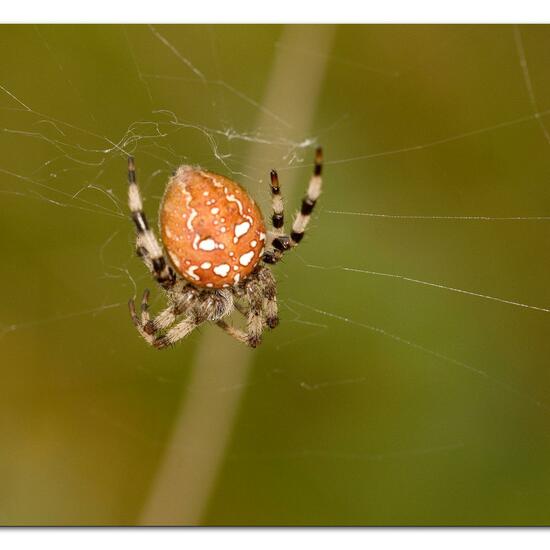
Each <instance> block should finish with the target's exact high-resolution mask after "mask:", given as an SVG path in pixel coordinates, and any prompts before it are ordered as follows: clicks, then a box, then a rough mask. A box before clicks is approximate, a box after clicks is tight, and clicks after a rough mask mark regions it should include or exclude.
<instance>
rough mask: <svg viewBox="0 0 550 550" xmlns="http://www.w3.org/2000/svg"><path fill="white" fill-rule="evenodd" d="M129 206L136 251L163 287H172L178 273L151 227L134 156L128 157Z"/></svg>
mask: <svg viewBox="0 0 550 550" xmlns="http://www.w3.org/2000/svg"><path fill="white" fill-rule="evenodd" d="M128 206H129V207H130V212H131V213H132V219H133V220H134V224H135V226H136V231H137V239H136V251H137V254H138V256H140V257H141V258H142V260H143V262H144V263H145V265H146V266H147V267H148V269H149V270H150V271H151V273H152V274H153V276H154V277H155V279H156V280H157V282H158V283H159V284H160V285H161V286H162V287H163V288H171V287H172V286H173V285H174V283H175V281H176V275H175V273H174V271H173V270H172V268H171V267H170V266H169V265H168V262H167V261H166V258H165V257H164V254H163V252H162V248H161V247H160V245H159V243H158V241H157V238H156V237H155V234H154V233H153V231H152V229H150V228H149V223H148V222H147V217H146V216H145V212H144V211H143V201H142V200H141V193H140V192H139V187H138V185H137V181H136V167H135V164H134V158H133V157H128Z"/></svg>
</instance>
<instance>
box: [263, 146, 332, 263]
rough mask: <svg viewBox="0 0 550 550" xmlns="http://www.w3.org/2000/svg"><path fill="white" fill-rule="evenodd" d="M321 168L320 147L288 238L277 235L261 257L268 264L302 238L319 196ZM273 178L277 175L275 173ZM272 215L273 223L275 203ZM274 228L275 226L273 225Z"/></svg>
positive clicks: (321, 155)
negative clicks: (305, 192)
mask: <svg viewBox="0 0 550 550" xmlns="http://www.w3.org/2000/svg"><path fill="white" fill-rule="evenodd" d="M322 167H323V151H322V149H321V148H320V147H318V148H317V150H316V151H315V165H314V168H313V176H311V179H310V180H309V186H308V189H307V194H306V196H305V197H304V199H303V200H302V206H301V208H300V212H299V213H298V215H297V216H296V219H295V220H294V223H293V224H292V231H291V232H290V236H288V235H285V234H282V233H281V234H277V235H276V236H275V238H274V239H273V241H272V242H271V249H268V250H266V252H265V253H264V256H263V261H264V262H265V263H268V264H275V263H277V262H278V261H279V260H280V259H281V258H282V256H283V254H284V252H286V251H287V250H289V249H290V248H292V247H294V246H296V245H297V244H298V243H299V242H300V241H301V240H302V239H303V237H304V233H305V230H306V227H307V224H308V223H309V219H310V218H311V213H312V212H313V209H314V208H315V204H316V202H317V200H318V199H319V195H320V194H321V184H322V179H321V171H322ZM275 176H277V174H276V173H275ZM275 179H276V183H277V190H278V183H279V182H278V178H275ZM271 181H272V185H271V189H272V194H273V193H274V191H273V172H272V178H271ZM275 194H276V195H279V192H277V193H275ZM280 202H281V220H282V219H283V218H282V200H281V201H280ZM273 210H274V214H273V221H275V201H274V209H273ZM274 227H275V224H274ZM281 227H282V224H281Z"/></svg>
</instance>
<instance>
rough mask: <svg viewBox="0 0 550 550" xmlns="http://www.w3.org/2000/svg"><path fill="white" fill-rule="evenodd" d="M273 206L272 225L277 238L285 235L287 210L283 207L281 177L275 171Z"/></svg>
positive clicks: (272, 173) (272, 174)
mask: <svg viewBox="0 0 550 550" xmlns="http://www.w3.org/2000/svg"><path fill="white" fill-rule="evenodd" d="M270 176H271V206H272V208H273V215H272V216H271V225H273V233H274V234H275V235H276V236H280V235H284V232H285V229H284V225H285V210H284V205H283V197H282V195H281V188H280V187H279V176H278V175H277V172H276V171H275V170H271V174H270Z"/></svg>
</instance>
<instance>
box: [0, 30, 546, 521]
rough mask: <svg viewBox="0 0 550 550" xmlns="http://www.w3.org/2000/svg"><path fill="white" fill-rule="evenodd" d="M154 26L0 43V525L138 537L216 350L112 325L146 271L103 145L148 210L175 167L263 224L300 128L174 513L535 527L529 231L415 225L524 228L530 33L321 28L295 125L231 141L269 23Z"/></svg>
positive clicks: (537, 152)
mask: <svg viewBox="0 0 550 550" xmlns="http://www.w3.org/2000/svg"><path fill="white" fill-rule="evenodd" d="M156 30H157V32H160V33H162V36H164V37H165V39H166V40H168V42H169V44H170V45H171V46H172V47H173V48H174V49H175V51H176V52H177V54H176V53H175V51H172V50H171V49H170V47H168V46H167V45H166V44H164V43H163V42H162V41H161V40H159V38H158V36H156V35H155V34H154V32H153V31H152V30H151V29H150V28H148V27H146V26H143V27H132V26H127V27H122V26H3V27H2V28H1V31H0V44H1V49H2V51H3V52H5V55H3V56H2V61H1V62H0V85H2V87H3V90H0V149H1V160H0V201H1V216H0V230H1V233H0V234H1V235H2V237H1V242H2V249H3V257H2V261H1V266H2V267H1V269H0V277H1V280H0V282H1V288H2V294H3V296H2V300H1V303H2V306H1V307H0V323H1V326H0V344H1V348H0V349H1V363H0V365H1V366H0V368H1V380H2V382H1V387H2V390H1V395H2V398H1V399H0V438H1V450H0V487H1V489H0V523H1V524H18V525H27V524H47V525H59V524H100V525H105V524H109V525H110V524H137V523H140V522H141V521H142V520H141V519H140V518H141V517H142V513H143V509H144V506H145V505H146V502H147V499H148V498H149V495H150V494H151V491H152V487H153V485H154V482H155V481H154V480H155V475H156V473H157V471H158V468H159V465H160V464H161V462H162V458H163V456H164V453H165V452H166V449H167V445H168V442H169V441H170V437H171V430H172V428H173V426H174V424H175V421H176V420H175V419H176V418H177V416H178V411H179V410H180V407H181V406H182V405H183V404H184V402H185V400H186V399H187V398H188V397H189V390H190V380H191V377H192V372H193V364H194V359H195V357H196V356H197V354H198V353H199V350H200V346H201V341H202V339H203V338H205V337H206V335H207V334H208V338H209V340H208V341H209V342H215V343H216V345H217V346H219V347H220V349H221V350H225V349H228V350H230V352H232V350H233V347H232V346H234V345H236V344H234V343H233V342H232V341H230V339H229V338H228V337H227V336H226V335H225V334H223V333H222V332H221V331H219V333H216V335H215V337H213V336H212V335H211V334H210V329H204V330H203V329H201V330H199V331H197V332H196V333H195V334H193V335H192V336H190V337H189V338H188V339H186V340H185V341H184V342H182V343H180V344H179V345H178V346H176V347H175V348H173V349H170V350H168V351H164V352H158V351H155V350H152V349H150V348H149V347H147V346H146V344H145V343H144V342H143V341H142V340H141V339H140V338H139V336H138V335H137V333H136V332H135V330H134V328H133V326H132V324H131V322H130V319H129V317H128V313H127V310H126V302H127V300H128V299H129V298H130V297H131V296H133V295H134V293H137V294H140V293H141V292H142V290H143V289H144V288H145V287H146V286H149V287H151V286H152V283H151V281H150V278H149V277H148V275H147V273H146V271H145V268H144V267H143V266H142V265H141V264H140V262H139V260H138V259H137V258H135V257H134V253H133V228H132V226H131V223H130V221H129V220H128V218H127V212H126V204H125V194H126V179H125V178H126V174H125V153H124V152H132V153H133V154H135V156H136V159H137V163H138V177H139V180H140V184H141V187H142V190H143V193H144V196H145V197H146V210H147V212H149V216H150V218H152V219H155V213H156V208H157V204H158V200H159V199H160V197H161V195H162V191H163V188H164V185H165V182H166V181H167V178H168V176H169V174H170V172H171V170H172V169H173V167H175V166H177V165H178V164H181V163H191V164H200V165H202V166H204V167H206V168H208V169H210V170H213V171H218V172H220V173H223V174H225V175H229V176H231V175H232V177H234V178H235V179H237V180H239V181H241V182H242V183H243V185H245V186H246V187H247V189H248V190H249V191H250V192H251V194H252V195H253V196H254V197H256V198H257V200H258V201H259V203H260V204H261V205H262V207H263V208H264V211H266V207H267V205H268V179H267V175H268V173H269V170H270V169H271V168H278V169H280V175H281V184H282V186H283V188H284V185H285V178H288V179H289V178H291V177H292V181H293V183H292V185H289V187H288V188H287V193H286V198H287V213H288V215H290V214H291V213H292V212H293V211H294V209H295V208H296V207H297V205H298V204H299V202H298V201H299V197H300V194H301V193H302V188H305V185H306V183H307V180H308V177H309V174H310V163H311V159H312V154H313V149H312V147H305V148H303V147H296V146H295V144H297V143H300V142H303V141H304V140H305V139H307V138H313V139H314V140H317V141H318V142H319V143H322V144H323V146H324V149H325V154H326V161H327V164H326V170H325V172H324V185H325V187H324V194H323V196H322V199H321V201H320V203H319V209H318V210H317V211H316V214H315V216H314V219H313V221H312V223H311V228H310V231H309V233H308V235H307V237H306V238H305V239H304V241H303V244H302V245H301V246H300V248H299V249H298V250H296V251H294V252H293V253H292V254H289V255H288V257H287V259H286V260H285V262H284V263H282V264H281V265H278V266H277V267H276V268H275V269H274V271H275V274H276V277H277V278H278V280H279V293H280V294H279V295H280V303H281V324H280V326H279V327H278V328H277V330H276V331H274V332H271V333H269V334H267V335H266V336H265V340H264V343H263V344H262V346H261V347H260V348H259V349H257V350H255V351H250V352H248V351H245V353H244V354H242V355H243V356H245V357H247V359H248V358H249V355H248V354H249V353H250V354H252V357H251V358H250V360H251V361H252V368H251V370H250V374H249V377H248V379H247V381H246V387H245V388H244V389H242V399H240V400H239V402H238V409H237V413H236V418H235V425H234V426H233V430H232V432H231V434H230V437H229V439H228V445H227V447H225V448H224V450H223V455H222V460H221V463H220V470H219V472H218V473H217V476H216V478H215V481H214V483H213V486H212V490H211V491H210V492H209V496H208V499H207V502H206V505H205V507H204V510H203V513H202V515H201V520H200V523H203V524H218V525H219V524H224V525H228V524H229V525H243V524H244V525H259V524H264V525H265V524H268V525H281V524H285V525H289V524H290V525H336V524H342V525H352V524H358V525H396V524H409V525H442V524H450V525H460V524H473V525H479V524H489V525H493V524H513V525H523V524H548V523H549V522H550V469H549V464H550V460H549V459H550V427H549V426H550V369H549V368H548V367H549V361H548V357H549V356H550V338H549V337H548V331H549V328H550V324H549V319H550V318H549V317H548V314H549V312H548V311H545V308H547V307H549V306H550V286H549V277H548V274H549V265H550V264H549V260H548V256H549V246H548V245H549V242H550V220H546V219H538V220H534V219H531V220H519V219H515V220H495V219H492V220H466V219H434V218H433V216H442V217H445V216H450V217H453V216H458V217H461V216H488V217H512V218H514V217H520V216H526V217H530V216H532V217H537V216H541V217H544V216H550V191H549V190H550V142H549V141H548V139H547V137H546V135H545V132H546V128H545V127H548V128H549V130H550V118H549V117H547V116H546V115H547V114H548V113H545V110H546V109H550V70H549V66H548V54H549V52H550V28H549V27H546V26H522V27H520V28H519V29H518V28H515V27H511V26H340V27H337V28H336V29H335V30H334V33H335V34H334V39H333V43H332V45H331V48H330V54H329V55H327V54H323V56H324V57H323V60H322V61H323V62H324V63H325V64H326V73H325V76H324V79H323V81H322V86H321V88H320V93H319V96H318V97H317V98H312V101H315V102H316V108H315V116H314V120H313V124H312V126H311V128H310V129H309V130H308V131H307V132H304V131H303V130H297V129H296V128H294V127H293V125H292V122H293V121H292V120H287V119H286V116H287V114H288V113H287V112H285V109H283V110H282V112H277V113H276V116H277V118H275V117H274V116H271V117H270V116H268V120H269V121H270V123H269V124H268V125H267V126H264V127H262V128H257V127H256V126H255V124H256V121H257V120H258V116H259V113H261V107H262V98H263V97H265V93H266V86H267V83H268V79H269V74H270V70H271V67H272V64H273V60H274V59H275V57H276V55H277V54H278V53H280V49H281V44H280V42H279V41H280V38H281V35H282V33H283V32H284V29H283V27H280V26H180V27H177V26H170V27H162V26H160V27H156ZM302 30H303V37H304V38H303V44H302V45H301V46H300V48H297V49H296V51H295V52H294V60H295V62H297V63H298V64H299V66H300V64H302V65H303V66H304V67H307V65H308V64H309V63H311V62H312V60H313V59H315V56H316V55H317V53H316V51H317V46H318V44H316V42H315V40H314V39H313V38H311V39H310V35H311V33H314V31H315V29H311V28H307V27H304V28H303V29H302ZM522 51H523V53H524V57H523V60H524V61H526V62H527V66H526V67H522V64H521V61H522ZM178 54H179V55H178ZM186 62H190V63H192V65H193V66H194V67H195V68H196V69H197V70H198V71H199V73H201V74H202V75H204V79H202V78H200V76H198V75H197V73H196V72H195V73H194V72H193V71H192V70H191V69H190V67H189V66H188V64H187V63H186ZM526 71H527V72H526ZM296 85H297V84H296V82H295V81H293V79H292V78H290V77H289V79H288V81H287V82H285V84H284V87H283V89H282V90H281V93H285V94H287V95H288V97H289V100H288V109H289V111H288V112H291V111H292V109H294V108H296V107H298V108H299V107H300V106H299V105H298V106H296V105H292V99H291V98H292V95H293V90H294V89H295V87H296ZM10 94H11V95H10ZM159 111H169V113H167V112H164V113H163V112H159ZM536 113H540V116H538V117H537V115H536ZM175 119H177V120H178V121H179V122H180V123H181V124H180V125H179V126H175V125H173V124H171V123H170V121H171V120H172V121H173V120H175ZM254 141H256V142H258V141H262V142H263V143H264V145H262V147H261V154H260V155H258V156H257V157H256V158H254V159H253V161H252V160H251V159H249V158H247V152H248V151H249V150H250V149H249V147H250V144H251V142H254ZM115 144H117V146H115ZM293 144H294V145H293ZM215 152H217V155H216V154H214V153H215ZM337 211H346V212H360V213H363V214H365V213H378V214H390V215H394V216H397V217H389V218H385V217H378V218H377V217H371V216H364V215H363V216H358V215H349V214H338V213H335V212H337ZM399 216H427V217H428V218H427V219H411V218H403V217H399ZM289 217H290V216H289ZM346 268H351V269H355V270H368V271H375V272H380V273H386V274H395V275H399V276H402V277H408V278H410V279H415V280H421V281H425V282H429V283H434V284H438V285H442V286H445V287H452V288H454V289H459V290H466V291H470V292H475V293H479V294H483V295H487V296H491V297H496V298H499V299H503V300H509V301H512V302H518V303H521V304H524V305H528V306H535V307H538V308H541V309H539V310H537V309H533V308H530V307H521V306H520V305H514V304H510V303H503V302H500V301H497V300H493V299H490V298H483V297H479V296H472V295H468V294H464V293H461V292H457V291H452V290H448V289H445V288H442V287H436V286H428V285H425V284H420V283H418V282H414V281H411V280H406V279H403V278H397V277H387V276H383V275H373V274H368V273H365V272H359V271H350V270H349V269H346ZM134 284H135V286H134ZM153 303H154V307H155V309H160V308H161V307H162V306H163V303H164V302H163V299H162V296H161V295H160V293H159V292H157V291H155V298H154V300H153ZM228 357H231V353H229V354H228ZM226 363H227V364H225V365H224V368H227V369H232V368H235V365H234V364H232V362H231V361H230V360H228V361H227V362H226ZM194 391H200V393H201V396H202V397H203V398H204V400H205V402H206V403H208V402H212V403H215V402H217V401H218V400H220V399H223V396H225V395H227V394H228V393H230V392H232V391H235V388H232V387H227V386H225V385H224V383H223V382H220V381H219V380H217V379H215V378H213V379H212V380H211V381H210V383H209V384H207V385H203V386H202V387H201V388H199V389H198V390H197V389H196V388H195V389H194ZM199 428H200V427H199ZM203 458H204V457H202V456H201V455H200V453H198V454H197V456H196V460H197V461H198V462H200V461H201V460H203ZM175 483H177V480H175ZM181 498H182V500H185V499H186V494H185V491H183V492H182V495H181Z"/></svg>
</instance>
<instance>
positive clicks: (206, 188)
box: [128, 148, 322, 349]
mask: <svg viewBox="0 0 550 550" xmlns="http://www.w3.org/2000/svg"><path fill="white" fill-rule="evenodd" d="M321 168H322V151H321V148H318V149H317V150H316V152H315V163H314V170H313V175H312V177H311V180H310V182H309V187H308V189H307V194H306V196H305V197H304V199H303V200H302V206H301V209H300V212H299V213H298V214H297V215H296V218H295V220H294V223H293V225H292V231H291V232H290V235H287V234H286V233H285V231H284V209H283V199H282V196H281V190H280V187H279V178H278V175H277V172H276V171H275V170H272V171H271V200H272V209H273V213H272V216H271V225H272V227H273V230H272V231H269V232H266V229H265V223H264V220H263V217H262V214H261V212H260V210H259V208H258V206H257V205H256V203H255V202H254V200H253V199H252V198H251V197H250V195H248V193H247V192H246V191H245V190H244V189H243V188H242V187H241V186H240V185H239V184H237V183H236V182H234V181H232V180H230V179H228V178H226V177H224V176H221V175H218V174H214V173H212V172H207V171H205V170H202V169H201V168H198V167H193V166H180V167H179V168H178V169H177V170H176V171H175V172H174V173H173V175H172V177H171V178H170V180H169V181H168V185H167V186H166V190H165V192H164V197H163V199H162V202H161V207H160V213H159V225H160V232H161V237H162V243H163V245H164V250H165V252H166V255H165V253H164V252H163V249H162V248H161V246H160V244H159V242H158V240H157V238H156V236H155V234H154V232H153V230H152V229H150V227H149V224H148V223H147V218H146V216H145V213H144V212H143V205H142V199H141V193H140V191H139V187H138V184H137V180H136V169H135V163H134V158H133V157H129V158H128V184H129V187H128V204H129V208H130V211H131V213H132V219H133V221H134V224H135V226H136V230H137V236H136V252H137V254H138V256H139V257H141V259H142V260H143V262H144V263H145V265H146V266H147V268H148V269H149V271H150V272H151V275H152V276H153V278H154V279H155V280H156V282H157V283H158V284H159V285H160V286H161V288H162V289H163V290H164V291H165V294H166V298H167V301H168V306H167V307H166V309H164V310H163V311H162V312H161V313H159V314H158V315H157V316H156V317H154V318H151V316H150V313H149V290H145V292H144V294H143V298H142V300H141V311H140V314H139V315H138V313H136V307H135V304H134V300H133V299H132V300H130V302H129V304H128V305H129V308H130V315H131V317H132V321H133V323H134V325H135V327H136V329H137V331H138V332H139V334H140V335H141V336H142V337H143V339H144V340H145V341H146V342H147V343H148V344H150V345H151V346H153V347H155V348H157V349H162V348H165V347H167V346H170V345H172V344H175V343H176V342H177V341H178V340H181V339H183V338H185V337H186V336H187V335H188V334H189V333H190V332H192V331H193V330H194V329H195V328H197V327H198V326H199V325H201V324H202V323H204V322H206V321H212V322H214V323H216V324H217V325H218V326H219V327H220V328H221V329H223V330H224V331H225V332H226V333H227V334H229V335H230V336H232V337H233V338H235V339H236V340H238V341H239V342H242V343H244V344H247V345H248V346H250V347H252V348H255V347H256V346H258V344H260V342H261V338H262V333H263V330H264V328H265V327H266V326H267V327H269V328H271V329H272V328H275V327H276V326H277V324H278V323H279V318H278V312H277V287H276V284H275V278H274V277H273V274H272V273H271V269H270V267H268V266H270V265H273V264H276V263H277V262H278V261H279V260H280V259H281V258H282V257H283V255H284V253H285V252H286V251H288V250H290V249H291V248H293V247H295V246H296V245H298V243H299V242H300V241H301V240H302V238H303V236H304V231H305V229H306V227H307V224H308V222H309V219H310V216H311V212H312V211H313V208H314V207H315V203H316V202H317V199H318V198H319V195H320V194H321ZM234 309H236V310H237V311H238V312H239V313H240V314H241V315H243V316H244V317H245V318H246V329H245V330H241V329H240V328H237V327H236V326H233V325H232V324H230V323H228V322H227V321H225V320H224V319H225V318H226V317H228V316H229V315H230V314H231V313H232V312H233V310H234Z"/></svg>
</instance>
